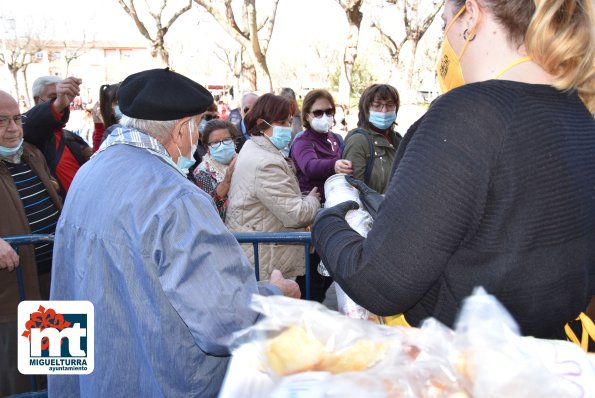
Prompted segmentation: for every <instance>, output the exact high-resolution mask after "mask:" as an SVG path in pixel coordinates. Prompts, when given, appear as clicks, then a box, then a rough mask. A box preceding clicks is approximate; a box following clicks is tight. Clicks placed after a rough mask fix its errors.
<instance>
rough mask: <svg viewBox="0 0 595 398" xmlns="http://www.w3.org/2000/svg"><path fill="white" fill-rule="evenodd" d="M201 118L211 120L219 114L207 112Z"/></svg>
mask: <svg viewBox="0 0 595 398" xmlns="http://www.w3.org/2000/svg"><path fill="white" fill-rule="evenodd" d="M202 118H203V119H204V120H206V121H207V122H208V121H210V120H213V119H219V115H209V114H206V115H204V116H203V117H202Z"/></svg>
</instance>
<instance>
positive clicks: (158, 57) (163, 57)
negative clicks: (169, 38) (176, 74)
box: [151, 41, 170, 67]
mask: <svg viewBox="0 0 595 398" xmlns="http://www.w3.org/2000/svg"><path fill="white" fill-rule="evenodd" d="M151 47H152V48H151V56H152V57H153V59H154V60H155V61H157V63H158V64H159V65H160V66H163V67H169V66H170V65H169V52H168V51H167V49H166V48H165V44H164V43H163V41H162V42H159V41H155V42H153V44H152V46H151Z"/></svg>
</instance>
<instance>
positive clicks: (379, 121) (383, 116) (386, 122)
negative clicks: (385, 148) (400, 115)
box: [368, 111, 397, 130]
mask: <svg viewBox="0 0 595 398" xmlns="http://www.w3.org/2000/svg"><path fill="white" fill-rule="evenodd" d="M396 119H397V112H396V111H392V112H374V111H370V118H369V119H368V120H369V121H370V123H372V124H373V125H374V127H376V128H377V129H380V130H386V129H387V128H389V127H390V126H392V124H393V123H394V122H395V120H396Z"/></svg>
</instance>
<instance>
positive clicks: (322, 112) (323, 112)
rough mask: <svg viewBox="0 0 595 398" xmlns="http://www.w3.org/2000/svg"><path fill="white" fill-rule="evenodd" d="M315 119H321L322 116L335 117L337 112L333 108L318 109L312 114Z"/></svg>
mask: <svg viewBox="0 0 595 398" xmlns="http://www.w3.org/2000/svg"><path fill="white" fill-rule="evenodd" d="M311 113H312V114H313V115H314V117H315V118H319V117H322V115H327V116H334V115H335V110H334V109H333V108H328V109H324V110H323V109H317V110H315V111H312V112H311Z"/></svg>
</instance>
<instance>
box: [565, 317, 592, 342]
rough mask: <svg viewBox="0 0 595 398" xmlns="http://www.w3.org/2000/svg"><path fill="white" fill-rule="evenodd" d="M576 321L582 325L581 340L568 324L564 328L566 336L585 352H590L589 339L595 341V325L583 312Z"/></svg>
mask: <svg viewBox="0 0 595 398" xmlns="http://www.w3.org/2000/svg"><path fill="white" fill-rule="evenodd" d="M575 320H576V321H580V322H581V325H582V331H581V338H580V340H579V338H578V337H577V335H576V334H575V333H574V331H573V330H572V328H571V327H570V325H568V324H566V325H565V326H564V331H565V332H566V336H568V339H569V340H570V341H572V342H573V343H575V344H577V345H579V346H581V348H582V349H583V350H584V351H585V352H589V339H590V340H593V341H595V325H594V324H593V321H592V320H591V318H589V317H588V316H587V314H585V313H584V312H581V313H580V314H579V316H578V317H577V318H576V319H575Z"/></svg>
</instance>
